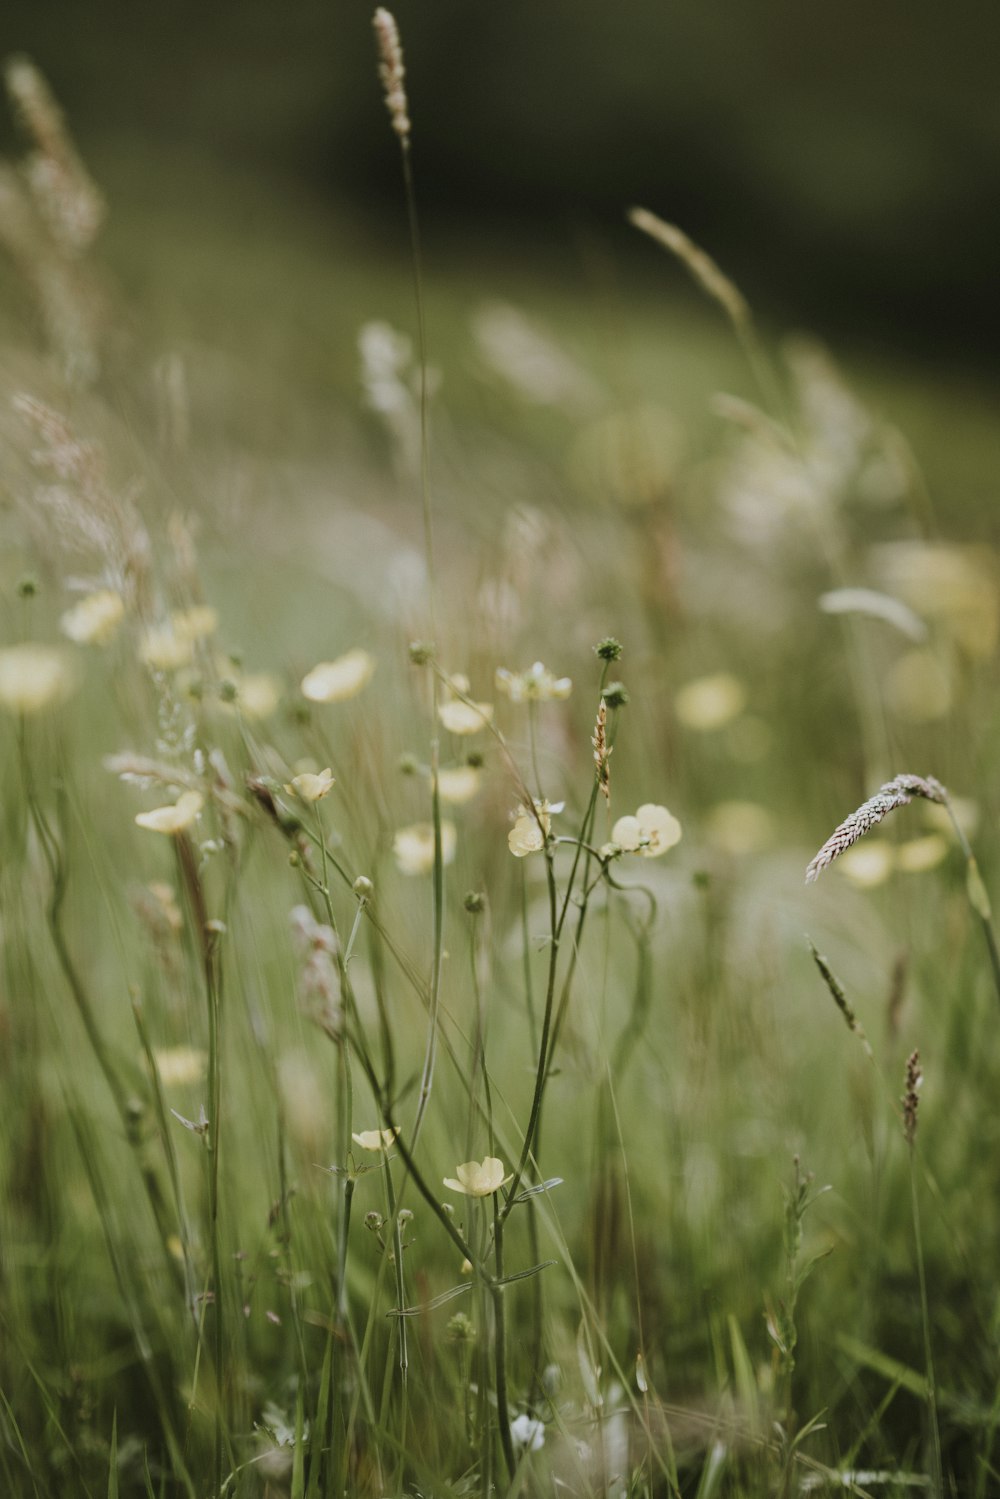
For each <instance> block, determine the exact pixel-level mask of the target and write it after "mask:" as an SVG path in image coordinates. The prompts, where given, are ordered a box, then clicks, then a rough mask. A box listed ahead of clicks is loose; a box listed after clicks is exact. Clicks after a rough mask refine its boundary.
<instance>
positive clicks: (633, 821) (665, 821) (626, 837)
mask: <svg viewBox="0 0 1000 1499" xmlns="http://www.w3.org/2000/svg"><path fill="white" fill-rule="evenodd" d="M611 837H612V840H613V842H615V843H617V844H618V846H619V848H623V849H624V850H625V852H626V853H629V854H641V855H642V856H643V858H644V859H656V858H658V857H659V855H660V854H665V853H666V852H667V850H668V849H670V848H673V847H674V844H675V843H680V841H681V825H680V823H679V822H678V821H677V818H676V817H675V816H674V815H673V813H672V812H668V811H667V809H666V807H660V806H657V805H656V804H655V803H654V802H645V803H644V804H643V805H642V806H641V807H639V808H638V810H637V811H636V814H635V816H634V817H619V819H618V821H617V822H616V823H615V825H614V827H613V828H612V829H611Z"/></svg>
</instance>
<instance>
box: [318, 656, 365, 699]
mask: <svg viewBox="0 0 1000 1499" xmlns="http://www.w3.org/2000/svg"><path fill="white" fill-rule="evenodd" d="M375 666H376V662H375V659H374V657H372V656H369V654H368V652H367V651H363V650H354V651H348V652H347V654H346V655H345V656H338V657H337V659H336V661H321V662H320V663H319V665H318V666H314V667H313V669H312V671H310V672H307V673H306V675H305V676H304V677H303V678H302V694H303V696H304V697H307V698H308V699H309V701H310V702H311V703H342V702H346V700H347V699H348V698H351V697H357V695H358V693H359V692H361V691H362V690H363V689H364V688H365V687H367V686H368V683H369V682H370V681H371V679H372V675H373V673H374V671H375Z"/></svg>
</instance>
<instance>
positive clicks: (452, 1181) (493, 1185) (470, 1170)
mask: <svg viewBox="0 0 1000 1499" xmlns="http://www.w3.org/2000/svg"><path fill="white" fill-rule="evenodd" d="M456 1177H457V1180H456ZM510 1180H511V1178H510V1177H509V1176H506V1177H505V1176H504V1166H503V1161H500V1160H498V1159H497V1157H496V1156H493V1155H488V1156H487V1157H486V1159H485V1160H484V1161H463V1163H462V1165H461V1166H456V1167H455V1176H446V1177H445V1178H444V1184H445V1186H446V1187H449V1188H450V1189H451V1191H452V1192H464V1194H465V1196H466V1197H492V1196H493V1193H494V1192H499V1190H500V1188H501V1187H503V1186H506V1184H507V1182H509V1181H510Z"/></svg>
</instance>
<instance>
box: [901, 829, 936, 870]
mask: <svg viewBox="0 0 1000 1499" xmlns="http://www.w3.org/2000/svg"><path fill="white" fill-rule="evenodd" d="M947 854H948V840H947V839H946V838H943V837H942V836H941V834H940V833H926V834H925V835H924V837H923V838H910V839H908V840H907V841H906V843H901V844H900V845H899V847H898V848H897V849H896V867H897V868H898V869H902V870H903V871H904V873H906V874H923V873H924V871H925V870H927V869H935V868H936V867H937V865H938V864H940V863H941V861H942V860H943V859H945V858H946V857H947Z"/></svg>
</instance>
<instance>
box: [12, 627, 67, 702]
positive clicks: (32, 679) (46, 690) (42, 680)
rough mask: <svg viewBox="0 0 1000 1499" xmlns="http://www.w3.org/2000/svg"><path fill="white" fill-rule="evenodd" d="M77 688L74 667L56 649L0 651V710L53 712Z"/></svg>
mask: <svg viewBox="0 0 1000 1499" xmlns="http://www.w3.org/2000/svg"><path fill="white" fill-rule="evenodd" d="M75 685H76V673H75V671H74V670H73V666H72V663H71V661H70V660H69V658H68V657H67V655H66V653H65V652H63V651H61V650H60V649H59V648H58V647H57V646H52V645H29V644H26V645H11V646H8V647H7V648H6V650H0V706H2V707H4V708H8V709H10V711H11V712H12V713H24V714H30V713H41V712H42V711H43V710H44V709H45V708H54V707H55V706H56V705H57V704H58V703H61V702H63V701H64V700H65V699H66V698H67V697H69V695H70V693H71V692H72V691H73V688H74V686H75Z"/></svg>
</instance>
